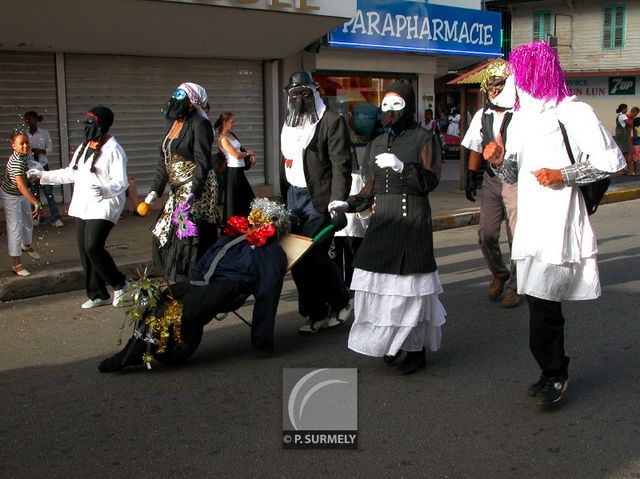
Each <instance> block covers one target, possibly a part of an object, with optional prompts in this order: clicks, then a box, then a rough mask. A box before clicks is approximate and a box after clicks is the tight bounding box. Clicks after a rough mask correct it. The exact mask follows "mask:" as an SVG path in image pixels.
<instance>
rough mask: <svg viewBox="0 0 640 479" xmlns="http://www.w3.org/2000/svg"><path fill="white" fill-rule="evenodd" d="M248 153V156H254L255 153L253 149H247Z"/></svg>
mask: <svg viewBox="0 0 640 479" xmlns="http://www.w3.org/2000/svg"><path fill="white" fill-rule="evenodd" d="M246 153H247V156H254V155H255V153H254V152H253V150H247V151H246Z"/></svg>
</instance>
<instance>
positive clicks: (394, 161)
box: [376, 153, 404, 173]
mask: <svg viewBox="0 0 640 479" xmlns="http://www.w3.org/2000/svg"><path fill="white" fill-rule="evenodd" d="M376 165H378V166H379V167H380V168H391V169H392V170H393V171H396V172H398V173H400V172H401V171H402V169H403V168H404V163H402V162H401V161H400V158H398V157H397V156H396V155H394V154H393V153H380V154H379V155H376Z"/></svg>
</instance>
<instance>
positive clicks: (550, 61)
mask: <svg viewBox="0 0 640 479" xmlns="http://www.w3.org/2000/svg"><path fill="white" fill-rule="evenodd" d="M509 65H511V71H512V72H513V75H514V79H515V84H516V87H518V88H520V89H521V90H523V91H525V92H526V93H528V94H529V95H531V96H532V97H533V98H536V99H538V100H544V101H549V100H555V101H556V103H559V102H560V101H562V99H564V98H566V97H568V96H569V89H568V88H567V84H566V83H565V81H564V72H563V71H562V67H561V66H560V60H559V59H558V54H557V53H556V51H555V50H554V49H553V48H551V47H550V46H549V45H548V44H546V43H545V42H531V43H527V44H526V45H522V46H519V47H518V48H516V49H514V50H513V51H512V52H511V54H510V55H509Z"/></svg>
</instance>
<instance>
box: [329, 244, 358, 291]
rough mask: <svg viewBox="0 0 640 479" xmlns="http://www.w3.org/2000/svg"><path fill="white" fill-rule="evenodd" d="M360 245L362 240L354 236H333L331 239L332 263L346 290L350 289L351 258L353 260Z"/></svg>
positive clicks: (351, 276)
mask: <svg viewBox="0 0 640 479" xmlns="http://www.w3.org/2000/svg"><path fill="white" fill-rule="evenodd" d="M361 243H362V238H356V237H354V236H335V237H334V238H333V252H334V258H333V262H334V263H335V264H336V266H337V268H338V271H339V272H340V276H341V277H342V278H343V279H344V284H345V285H346V286H347V288H349V287H351V279H352V278H353V258H355V256H356V252H357V251H358V248H359V247H360V244H361Z"/></svg>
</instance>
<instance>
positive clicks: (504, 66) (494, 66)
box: [480, 58, 510, 95]
mask: <svg viewBox="0 0 640 479" xmlns="http://www.w3.org/2000/svg"><path fill="white" fill-rule="evenodd" d="M509 73H510V72H509V63H507V61H506V60H503V59H502V58H500V59H498V60H496V61H493V62H491V63H490V64H489V66H487V67H486V68H485V69H484V73H483V74H482V81H481V82H480V91H481V92H482V93H484V94H485V95H487V94H488V93H489V91H488V90H487V87H488V86H489V84H490V83H492V82H495V81H496V77H497V78H498V79H502V80H504V79H505V78H507V77H508V76H509Z"/></svg>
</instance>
